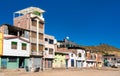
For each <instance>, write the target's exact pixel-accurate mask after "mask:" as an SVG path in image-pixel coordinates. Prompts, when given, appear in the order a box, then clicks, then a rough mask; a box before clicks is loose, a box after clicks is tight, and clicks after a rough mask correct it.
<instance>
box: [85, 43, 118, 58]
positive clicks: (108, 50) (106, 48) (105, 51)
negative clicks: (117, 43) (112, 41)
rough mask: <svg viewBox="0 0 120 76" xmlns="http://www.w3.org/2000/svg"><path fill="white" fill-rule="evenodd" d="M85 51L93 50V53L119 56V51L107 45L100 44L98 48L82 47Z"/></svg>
mask: <svg viewBox="0 0 120 76" xmlns="http://www.w3.org/2000/svg"><path fill="white" fill-rule="evenodd" d="M84 48H85V49H86V50H93V51H94V52H97V53H101V54H103V55H104V54H116V55H118V56H120V49H118V48H116V47H113V46H110V45H108V44H100V45H98V46H84Z"/></svg>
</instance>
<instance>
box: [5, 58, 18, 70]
mask: <svg viewBox="0 0 120 76" xmlns="http://www.w3.org/2000/svg"><path fill="white" fill-rule="evenodd" d="M18 65H19V58H17V62H9V61H8V58H7V69H16V68H18Z"/></svg>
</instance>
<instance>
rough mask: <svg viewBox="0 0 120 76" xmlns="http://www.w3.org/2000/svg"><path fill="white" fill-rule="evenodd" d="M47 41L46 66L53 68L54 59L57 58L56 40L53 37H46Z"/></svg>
mask: <svg viewBox="0 0 120 76" xmlns="http://www.w3.org/2000/svg"><path fill="white" fill-rule="evenodd" d="M44 37H45V38H44V39H45V50H44V60H45V62H44V64H45V68H46V69H47V68H52V64H53V59H54V56H55V38H54V36H51V35H47V34H45V35H44Z"/></svg>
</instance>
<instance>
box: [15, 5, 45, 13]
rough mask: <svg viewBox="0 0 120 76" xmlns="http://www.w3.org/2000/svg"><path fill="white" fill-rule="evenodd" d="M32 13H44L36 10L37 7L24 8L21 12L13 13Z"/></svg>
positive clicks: (38, 9)
mask: <svg viewBox="0 0 120 76" xmlns="http://www.w3.org/2000/svg"><path fill="white" fill-rule="evenodd" d="M34 11H38V12H40V13H44V12H45V11H44V10H42V9H40V8H38V7H28V8H25V9H22V10H19V11H17V12H15V13H19V14H27V13H32V12H34Z"/></svg>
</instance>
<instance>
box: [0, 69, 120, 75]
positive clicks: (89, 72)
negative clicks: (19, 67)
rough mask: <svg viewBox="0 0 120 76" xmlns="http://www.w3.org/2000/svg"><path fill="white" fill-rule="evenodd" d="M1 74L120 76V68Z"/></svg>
mask: <svg viewBox="0 0 120 76" xmlns="http://www.w3.org/2000/svg"><path fill="white" fill-rule="evenodd" d="M0 76H120V70H105V69H103V70H98V69H77V70H68V69H65V70H48V71H43V72H35V73H34V72H24V71H11V72H10V71H7V72H5V71H4V72H1V73H0Z"/></svg>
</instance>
